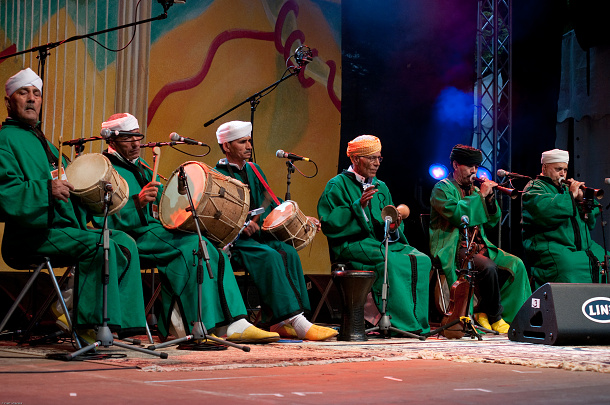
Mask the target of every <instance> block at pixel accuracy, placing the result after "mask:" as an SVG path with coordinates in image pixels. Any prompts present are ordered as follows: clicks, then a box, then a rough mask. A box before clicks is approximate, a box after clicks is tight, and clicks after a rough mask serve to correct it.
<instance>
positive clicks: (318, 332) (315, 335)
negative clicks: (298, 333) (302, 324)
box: [304, 325, 339, 341]
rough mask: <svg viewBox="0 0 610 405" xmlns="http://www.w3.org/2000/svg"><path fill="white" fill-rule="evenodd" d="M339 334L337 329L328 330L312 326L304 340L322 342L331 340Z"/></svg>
mask: <svg viewBox="0 0 610 405" xmlns="http://www.w3.org/2000/svg"><path fill="white" fill-rule="evenodd" d="M338 334H339V332H337V331H336V330H335V329H332V328H327V327H325V326H318V325H312V326H311V328H309V330H308V331H307V333H306V334H305V337H304V339H306V340H313V341H320V340H326V339H330V338H331V337H335V336H337V335H338Z"/></svg>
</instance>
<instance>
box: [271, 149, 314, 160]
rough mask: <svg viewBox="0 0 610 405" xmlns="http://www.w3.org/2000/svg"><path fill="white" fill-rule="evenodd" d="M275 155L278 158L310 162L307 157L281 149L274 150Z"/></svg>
mask: <svg viewBox="0 0 610 405" xmlns="http://www.w3.org/2000/svg"><path fill="white" fill-rule="evenodd" d="M275 156H277V157H279V158H280V159H290V160H304V161H306V162H310V160H309V158H306V157H303V156H299V155H295V154H294V153H288V152H284V151H283V150H281V149H279V150H278V151H277V152H275Z"/></svg>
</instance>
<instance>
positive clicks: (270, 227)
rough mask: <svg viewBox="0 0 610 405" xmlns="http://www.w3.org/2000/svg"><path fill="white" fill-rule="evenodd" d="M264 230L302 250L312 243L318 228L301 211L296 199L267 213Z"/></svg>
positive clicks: (285, 202)
mask: <svg viewBox="0 0 610 405" xmlns="http://www.w3.org/2000/svg"><path fill="white" fill-rule="evenodd" d="M262 230H263V231H266V232H269V233H270V234H272V235H273V236H274V237H275V238H276V239H277V240H279V241H281V242H287V243H290V244H291V245H292V246H294V248H295V249H296V250H301V249H303V248H304V247H305V246H307V245H309V243H311V241H312V240H313V238H314V236H316V230H317V228H316V225H315V224H313V223H311V221H310V220H309V219H308V218H307V217H306V216H305V214H303V213H302V212H301V210H300V209H299V205H298V204H297V203H296V202H295V201H291V200H287V201H284V202H283V203H282V204H280V205H279V206H277V207H275V209H273V211H271V213H270V214H269V215H267V217H266V218H265V221H263V226H262Z"/></svg>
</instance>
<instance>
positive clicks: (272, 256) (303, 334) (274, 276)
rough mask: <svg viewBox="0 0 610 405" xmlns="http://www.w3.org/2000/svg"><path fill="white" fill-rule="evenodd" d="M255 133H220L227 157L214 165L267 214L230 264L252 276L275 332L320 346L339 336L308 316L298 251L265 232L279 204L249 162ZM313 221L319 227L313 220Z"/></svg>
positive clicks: (233, 124) (244, 129)
mask: <svg viewBox="0 0 610 405" xmlns="http://www.w3.org/2000/svg"><path fill="white" fill-rule="evenodd" d="M251 132H252V124H251V123H249V122H242V121H230V122H227V123H224V124H222V125H221V126H220V127H218V130H217V131H216V138H217V140H218V144H219V145H220V148H221V149H222V151H223V153H224V154H225V156H226V157H225V158H224V159H221V160H220V161H219V162H218V163H217V164H216V169H217V170H218V171H219V172H220V173H222V174H224V175H227V176H230V177H233V178H235V179H237V180H239V181H241V182H243V183H244V184H246V185H247V186H248V187H249V188H250V209H251V210H254V209H256V208H259V207H263V208H265V211H264V212H263V213H262V214H260V215H257V216H255V217H254V218H252V220H251V221H250V223H249V224H248V226H247V227H246V228H245V229H244V230H243V232H242V233H241V235H240V236H239V238H238V239H237V240H236V241H235V243H234V245H233V247H232V248H231V251H232V254H233V256H232V259H233V260H235V261H236V262H237V263H238V264H239V265H240V266H241V267H244V268H245V269H246V270H247V271H248V273H249V276H250V277H251V279H252V281H253V282H254V284H255V285H256V287H257V289H258V291H259V296H260V298H261V301H262V307H263V314H264V316H265V319H264V320H265V321H268V322H269V323H270V324H272V325H271V330H272V331H277V332H278V333H279V334H280V336H282V337H287V338H294V337H298V338H299V339H306V340H316V341H317V340H325V339H328V338H331V337H333V336H336V335H337V333H338V332H337V331H336V330H334V329H332V328H327V327H323V326H319V325H314V324H312V323H311V322H309V321H308V320H307V318H306V317H305V316H304V313H305V312H306V311H309V310H310V305H309V297H308V294H307V286H306V285H305V277H304V276H303V268H302V267H301V259H300V258H299V255H298V253H297V251H296V250H295V249H294V247H292V245H290V244H288V243H286V242H281V241H278V240H276V239H274V238H273V236H272V235H269V234H267V233H264V232H261V229H260V227H261V225H262V224H263V222H264V220H265V218H266V217H267V215H269V213H270V212H271V211H272V210H273V209H274V208H275V207H277V206H278V205H279V204H280V200H279V199H278V198H277V197H275V195H274V194H272V193H273V191H271V188H270V187H269V185H268V184H267V178H266V177H265V174H264V173H263V171H262V169H261V168H260V166H258V165H257V164H256V163H251V162H247V161H248V160H249V159H250V158H251V156H252V142H251ZM272 200H275V201H272ZM310 220H312V221H315V222H316V223H318V221H317V219H315V218H311V217H310Z"/></svg>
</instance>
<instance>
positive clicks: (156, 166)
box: [152, 146, 161, 181]
mask: <svg viewBox="0 0 610 405" xmlns="http://www.w3.org/2000/svg"><path fill="white" fill-rule="evenodd" d="M152 153H153V156H154V157H153V159H154V160H155V163H154V166H153V175H152V181H157V171H158V169H159V159H160V156H161V148H160V147H158V146H155V147H154V148H153V150H152Z"/></svg>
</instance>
